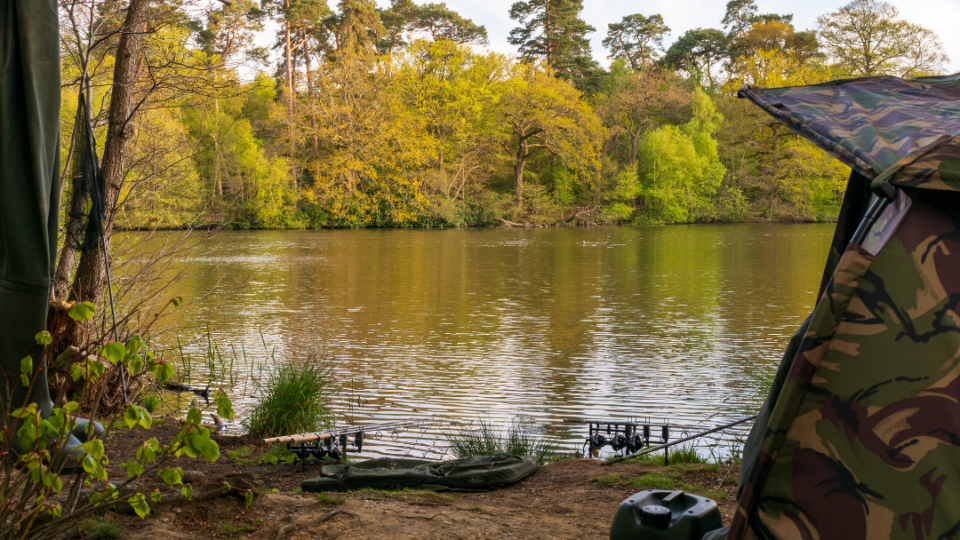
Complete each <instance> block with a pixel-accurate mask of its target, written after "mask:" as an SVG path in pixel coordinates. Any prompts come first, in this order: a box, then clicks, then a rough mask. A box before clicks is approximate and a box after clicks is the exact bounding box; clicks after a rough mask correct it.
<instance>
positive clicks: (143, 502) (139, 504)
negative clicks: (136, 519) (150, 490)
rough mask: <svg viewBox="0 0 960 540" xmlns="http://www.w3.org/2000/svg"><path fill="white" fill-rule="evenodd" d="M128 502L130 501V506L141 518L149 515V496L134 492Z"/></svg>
mask: <svg viewBox="0 0 960 540" xmlns="http://www.w3.org/2000/svg"><path fill="white" fill-rule="evenodd" d="M127 502H128V503H130V507H131V508H133V511H134V512H136V513H137V515H138V516H140V519H143V518H145V517H147V515H148V514H149V513H150V505H148V504H147V498H146V497H144V495H143V494H142V493H134V494H133V495H132V496H131V497H130V498H129V499H127Z"/></svg>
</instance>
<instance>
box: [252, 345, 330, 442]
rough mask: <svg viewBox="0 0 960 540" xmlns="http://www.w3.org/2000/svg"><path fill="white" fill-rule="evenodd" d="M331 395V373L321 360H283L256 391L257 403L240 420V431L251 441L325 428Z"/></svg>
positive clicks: (323, 360)
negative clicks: (242, 428)
mask: <svg viewBox="0 0 960 540" xmlns="http://www.w3.org/2000/svg"><path fill="white" fill-rule="evenodd" d="M333 391H334V387H333V372H332V369H331V368H330V365H329V364H328V363H327V361H326V360H325V359H323V358H321V357H318V356H315V355H308V356H307V357H306V358H304V359H302V360H297V359H293V358H291V359H287V360H283V361H281V362H279V363H278V365H277V367H276V370H275V371H274V372H273V374H272V375H271V376H270V378H269V379H267V381H266V382H265V383H263V385H262V386H261V387H260V388H259V390H258V395H259V399H258V401H257V403H256V405H254V407H253V409H252V410H251V411H250V415H249V416H248V417H247V418H246V420H244V427H245V428H246V430H247V433H249V434H250V435H251V436H253V437H273V436H280V435H290V434H293V433H303V432H310V431H319V430H321V429H323V428H326V427H329V426H330V425H331V424H332V422H333V415H332V413H331V412H330V409H329V408H328V406H327V398H328V397H329V396H330V395H331V394H332V392H333Z"/></svg>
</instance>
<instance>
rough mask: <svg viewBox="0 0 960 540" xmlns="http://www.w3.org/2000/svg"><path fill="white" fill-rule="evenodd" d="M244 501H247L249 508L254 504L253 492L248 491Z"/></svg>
mask: <svg viewBox="0 0 960 540" xmlns="http://www.w3.org/2000/svg"><path fill="white" fill-rule="evenodd" d="M243 499H244V502H246V503H247V508H250V506H252V505H253V492H252V491H248V492H246V493H245V494H244V495H243Z"/></svg>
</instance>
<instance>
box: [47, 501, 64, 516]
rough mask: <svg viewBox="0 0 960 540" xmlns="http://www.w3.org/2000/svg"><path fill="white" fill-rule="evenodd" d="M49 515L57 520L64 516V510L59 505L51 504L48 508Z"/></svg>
mask: <svg viewBox="0 0 960 540" xmlns="http://www.w3.org/2000/svg"><path fill="white" fill-rule="evenodd" d="M47 514H49V515H50V516H51V517H53V518H54V519H56V518H58V517H60V515H61V514H63V508H61V507H60V505H59V504H51V505H49V506H47Z"/></svg>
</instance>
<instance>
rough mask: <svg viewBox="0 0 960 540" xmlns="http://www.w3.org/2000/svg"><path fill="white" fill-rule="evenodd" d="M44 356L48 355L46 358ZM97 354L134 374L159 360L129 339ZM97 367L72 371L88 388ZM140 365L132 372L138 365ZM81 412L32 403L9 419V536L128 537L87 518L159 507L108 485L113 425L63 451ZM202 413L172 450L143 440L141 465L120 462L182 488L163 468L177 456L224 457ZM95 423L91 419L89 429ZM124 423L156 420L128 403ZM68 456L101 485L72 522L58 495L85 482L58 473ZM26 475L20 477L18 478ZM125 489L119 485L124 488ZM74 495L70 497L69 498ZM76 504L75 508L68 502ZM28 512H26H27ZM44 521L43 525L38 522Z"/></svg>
mask: <svg viewBox="0 0 960 540" xmlns="http://www.w3.org/2000/svg"><path fill="white" fill-rule="evenodd" d="M90 313H92V310H84V311H83V313H79V315H78V316H77V317H75V318H76V319H77V320H82V319H83V318H84V317H86V316H88V315H89V314H90ZM36 341H37V342H38V343H39V344H42V345H45V346H47V347H49V346H50V345H51V343H52V340H51V339H49V335H47V334H45V333H41V334H39V335H38V336H36ZM47 352H48V351H44V353H43V354H47ZM99 352H100V354H101V355H102V357H103V358H104V359H106V360H107V362H109V363H110V364H113V365H114V366H116V367H114V368H112V369H118V368H120V367H121V366H123V367H125V368H126V369H128V370H130V371H131V372H133V371H134V369H138V370H140V369H147V370H150V369H152V368H153V366H154V364H155V363H156V362H157V361H156V359H155V356H154V354H153V353H152V352H151V351H150V350H149V347H148V345H147V343H146V342H145V341H144V340H143V339H141V338H140V337H139V336H132V337H130V338H129V339H128V341H127V342H126V343H117V342H115V343H108V344H106V345H104V346H103V347H101V348H100V351H99ZM93 363H94V364H96V365H97V366H101V367H100V368H99V369H92V368H91V364H82V365H78V369H77V370H76V371H75V377H76V379H77V380H80V379H84V380H85V382H86V383H90V382H93V381H95V380H96V378H98V377H100V376H101V375H102V374H103V369H104V368H103V366H102V364H101V363H100V362H99V361H95V362H93ZM135 365H136V366H139V367H138V368H134V366H135ZM20 368H21V375H22V376H24V377H28V378H29V380H28V381H27V382H28V383H30V384H33V383H34V382H35V381H34V377H35V374H34V373H33V362H32V359H30V358H29V357H28V358H25V359H24V360H23V361H22V362H21V366H20ZM217 403H218V408H219V409H221V410H228V409H230V408H231V407H232V405H231V404H230V403H229V398H226V397H225V396H218V397H217ZM77 408H78V404H77V403H76V402H72V401H71V402H67V403H65V404H64V405H63V406H62V407H57V408H53V409H52V410H51V411H50V412H49V414H45V413H44V412H43V411H41V410H40V408H39V407H38V405H37V403H35V402H29V403H26V404H25V406H23V407H20V408H18V409H15V410H13V411H12V412H11V413H10V414H11V416H13V417H15V418H17V419H18V421H19V428H18V430H17V433H16V437H17V438H18V442H19V450H18V454H19V456H18V458H17V461H18V463H17V467H15V468H14V467H8V468H6V469H4V470H3V471H0V477H2V482H3V483H4V485H5V486H7V488H6V489H5V490H4V492H3V494H0V519H2V520H3V521H4V522H5V523H7V529H6V532H5V533H4V535H3V536H4V537H5V538H6V537H13V536H16V537H32V536H40V537H42V536H43V535H45V534H49V533H50V532H51V531H56V530H58V529H57V527H62V526H63V525H65V522H64V521H63V520H65V519H70V520H71V522H73V523H76V522H77V521H78V520H79V522H80V527H81V531H82V532H83V533H84V534H85V535H86V536H88V537H92V538H115V537H117V536H119V535H121V534H123V532H124V531H123V527H122V526H121V525H119V524H117V523H115V522H112V521H111V520H109V519H104V518H96V519H95V518H89V517H88V516H90V515H91V514H93V513H95V512H97V513H100V512H102V511H103V510H104V509H105V508H106V507H108V506H112V505H115V504H128V505H129V506H130V508H131V509H132V510H133V511H134V513H136V514H137V515H138V516H139V517H141V518H144V517H146V516H147V515H149V514H150V512H151V509H150V505H151V503H156V502H158V498H159V495H160V493H159V491H157V490H154V491H153V492H152V493H150V494H149V496H148V495H145V494H143V493H140V492H132V493H131V492H130V491H125V495H124V498H123V499H122V500H121V499H120V492H121V491H120V489H119V488H118V487H117V486H116V485H114V484H112V483H111V482H110V478H109V472H108V466H109V465H110V458H109V456H108V455H107V452H106V449H105V447H104V444H103V440H104V439H105V438H106V437H108V436H109V431H110V430H112V429H114V424H116V422H115V423H114V424H111V426H110V427H108V428H107V432H108V433H107V434H105V435H104V436H103V437H101V438H96V439H91V440H89V441H87V442H85V443H83V444H81V445H79V446H78V447H76V448H72V449H68V448H66V446H65V445H66V443H68V442H70V441H73V440H74V439H72V438H71V437H69V436H68V434H69V432H70V431H72V430H73V429H75V428H76V422H75V421H74V420H73V413H75V411H76V410H77ZM200 416H201V411H199V410H198V409H193V410H191V412H190V413H189V414H188V417H187V420H186V422H185V423H184V425H183V427H182V428H181V430H180V432H179V433H178V434H177V435H176V436H175V437H174V438H173V440H172V441H171V443H170V444H167V445H161V444H160V443H159V442H158V441H157V440H155V439H149V440H147V441H145V442H144V443H143V444H142V445H141V447H140V448H138V449H137V452H136V459H135V460H130V461H126V462H123V463H120V464H119V465H120V467H121V468H122V470H124V471H125V473H126V475H125V476H126V478H127V479H134V478H141V477H146V478H147V483H150V480H154V481H155V480H158V479H160V480H163V481H165V482H166V483H168V484H170V485H174V484H179V483H181V481H180V470H179V469H170V468H165V467H164V466H163V465H164V464H165V463H167V462H168V461H169V460H170V459H172V458H173V457H175V456H178V455H181V454H183V453H187V454H190V455H202V456H203V457H205V458H207V459H210V460H215V459H216V458H217V457H218V456H219V452H218V450H217V447H216V443H214V442H213V441H210V440H209V433H208V432H207V431H206V430H205V429H204V428H202V427H201V426H200V425H199V420H200ZM95 420H96V418H91V423H92V422H93V421H95ZM119 423H120V425H122V426H126V428H128V429H134V428H137V427H141V428H149V427H150V426H151V418H150V415H149V413H148V412H147V409H146V408H143V407H139V406H137V405H135V404H128V405H127V406H126V409H125V411H124V415H123V420H122V421H120V422H119ZM66 452H69V453H71V455H72V458H71V459H74V458H75V459H76V462H77V463H78V466H79V468H80V469H82V470H83V471H84V472H85V473H86V478H89V479H90V480H92V481H95V482H98V483H99V484H100V486H101V487H99V488H98V489H97V490H96V491H95V492H94V493H93V494H91V495H90V498H89V502H90V503H91V504H80V506H79V507H78V509H77V510H76V511H75V512H74V513H73V514H72V515H70V516H63V512H62V508H61V504H63V503H64V501H65V500H66V499H65V498H64V497H61V496H59V495H58V494H61V493H79V487H80V486H79V485H78V483H80V482H83V481H84V476H82V475H63V476H61V475H60V474H59V473H60V472H64V471H61V467H62V466H63V465H64V463H65V462H66V459H67V454H66ZM20 471H22V473H21V472H20ZM65 479H66V480H67V482H74V483H75V484H74V485H73V487H71V488H70V489H65V485H64V480H65ZM125 485H126V482H124V484H121V486H125ZM71 496H73V495H71ZM70 504H71V505H74V503H70ZM24 509H28V510H24ZM41 516H44V517H43V519H37V518H38V517H41Z"/></svg>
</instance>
